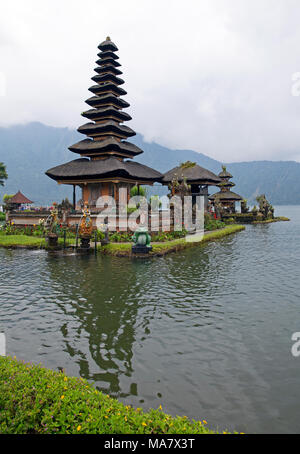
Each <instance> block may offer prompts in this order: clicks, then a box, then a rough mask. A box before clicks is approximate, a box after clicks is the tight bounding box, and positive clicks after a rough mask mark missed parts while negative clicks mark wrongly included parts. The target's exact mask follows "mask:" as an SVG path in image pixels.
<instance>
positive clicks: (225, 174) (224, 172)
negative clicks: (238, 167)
mask: <svg viewBox="0 0 300 454" xmlns="http://www.w3.org/2000/svg"><path fill="white" fill-rule="evenodd" d="M219 177H220V178H224V179H225V178H229V179H230V178H233V177H232V175H231V173H229V172H228V170H227V169H226V167H225V166H222V172H220V173H219Z"/></svg>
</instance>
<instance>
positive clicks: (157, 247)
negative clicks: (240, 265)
mask: <svg viewBox="0 0 300 454" xmlns="http://www.w3.org/2000/svg"><path fill="white" fill-rule="evenodd" d="M242 230H245V227H244V226H243V225H229V226H227V227H225V228H223V229H220V230H214V231H213V232H206V233H205V235H204V237H203V239H202V240H201V241H200V242H195V243H189V242H187V241H186V240H185V238H180V239H176V240H173V241H164V242H160V243H155V242H154V243H151V245H152V251H151V252H149V254H148V255H149V256H152V257H153V256H163V255H166V254H169V253H171V252H178V251H182V250H184V249H188V248H191V247H195V246H199V245H202V244H205V243H207V242H209V241H214V240H218V239H221V238H223V237H225V236H227V235H232V234H233V233H237V232H240V231H242ZM131 247H132V244H131V243H110V244H107V245H106V246H99V251H100V252H101V253H103V254H108V255H114V256H117V257H128V256H131V255H132V254H131Z"/></svg>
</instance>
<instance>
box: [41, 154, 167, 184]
mask: <svg viewBox="0 0 300 454" xmlns="http://www.w3.org/2000/svg"><path fill="white" fill-rule="evenodd" d="M46 175H48V176H49V177H50V178H52V179H53V180H56V181H60V182H66V183H67V182H68V181H70V182H71V181H72V182H74V181H75V182H77V181H78V182H80V181H88V180H92V181H95V180H100V179H110V178H111V179H113V178H115V179H116V178H120V179H128V180H131V181H133V182H135V181H143V182H149V183H153V182H155V181H160V179H161V177H162V175H161V173H160V172H158V171H156V170H154V169H151V168H150V167H147V166H145V165H143V164H140V163H138V162H135V161H121V160H120V159H118V158H116V157H109V158H106V159H99V160H90V159H87V158H80V159H75V160H74V161H70V162H67V163H66V164H62V165H60V166H57V167H53V168H52V169H49V170H48V171H47V172H46Z"/></svg>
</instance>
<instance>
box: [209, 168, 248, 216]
mask: <svg viewBox="0 0 300 454" xmlns="http://www.w3.org/2000/svg"><path fill="white" fill-rule="evenodd" d="M219 178H220V179H221V182H220V183H218V184H217V186H218V187H219V188H220V191H219V192H217V193H216V194H213V195H211V196H210V197H209V200H210V201H211V203H212V204H213V205H214V207H215V209H216V210H217V211H221V212H224V213H229V214H234V213H235V212H236V208H235V204H236V202H242V200H243V197H242V196H240V195H239V194H236V193H235V192H232V191H231V188H233V187H234V186H235V183H233V182H232V181H230V180H231V178H233V177H232V175H231V174H230V173H229V172H228V171H227V168H226V167H225V166H222V172H221V173H219Z"/></svg>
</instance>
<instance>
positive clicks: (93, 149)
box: [46, 37, 162, 212]
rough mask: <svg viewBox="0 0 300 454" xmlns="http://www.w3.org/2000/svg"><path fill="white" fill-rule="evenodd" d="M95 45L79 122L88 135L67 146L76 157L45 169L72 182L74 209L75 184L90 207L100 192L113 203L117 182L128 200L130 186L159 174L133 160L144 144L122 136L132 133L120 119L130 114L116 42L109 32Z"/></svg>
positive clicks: (149, 182) (150, 181) (55, 177)
mask: <svg viewBox="0 0 300 454" xmlns="http://www.w3.org/2000/svg"><path fill="white" fill-rule="evenodd" d="M98 48H99V51H100V52H99V53H98V57H99V59H98V60H97V61H96V64H97V66H96V68H95V72H96V75H94V76H93V77H92V80H93V82H95V85H93V86H91V87H90V88H89V91H90V92H91V93H92V94H93V96H91V97H90V98H89V99H87V100H86V103H87V104H88V105H89V106H90V107H91V108H90V109H88V110H86V111H85V112H83V113H82V116H83V117H85V118H87V119H88V120H90V121H89V122H88V123H86V124H84V125H82V126H80V127H79V128H78V131H79V132H80V133H82V134H84V135H86V136H87V138H85V139H83V140H81V141H80V142H78V143H75V144H74V145H72V146H70V147H69V150H70V151H72V152H73V153H75V154H77V155H79V156H80V158H79V159H75V160H73V161H70V162H67V163H66V164H62V165H59V166H57V167H54V168H52V169H49V170H47V172H46V175H48V176H49V177H50V178H52V179H53V180H55V181H57V182H58V183H59V184H68V185H72V186H73V206H74V209H75V207H76V198H75V194H76V192H75V187H76V186H79V187H80V188H81V189H82V201H83V205H84V206H85V205H88V206H89V208H90V210H91V212H95V211H97V207H96V202H97V200H98V198H99V197H100V196H112V197H114V199H115V201H116V203H117V204H118V194H119V189H120V188H126V191H127V199H128V200H129V198H130V190H131V188H132V187H133V186H135V185H137V186H139V185H153V183H154V182H156V181H160V178H161V176H162V175H161V173H160V172H158V171H156V170H154V169H151V168H150V167H147V166H145V165H142V164H140V163H138V162H136V161H134V160H133V159H134V158H135V156H137V155H139V154H141V153H143V150H141V149H140V148H138V147H137V146H136V145H134V144H132V143H129V142H127V141H126V139H128V138H129V137H133V136H134V135H135V134H136V133H135V132H134V131H133V130H132V129H131V128H129V127H128V126H125V125H124V124H123V123H124V122H126V121H129V120H131V116H130V115H129V114H128V113H126V112H124V111H123V109H125V108H126V107H129V104H128V103H127V102H126V101H125V100H124V99H122V96H124V95H126V94H127V93H126V91H125V90H124V89H123V88H121V85H123V84H124V80H123V79H121V78H120V77H119V76H120V75H121V74H122V72H121V70H120V69H119V68H120V66H121V65H120V63H119V61H118V60H119V57H118V56H117V55H116V52H117V51H118V48H117V46H116V45H115V44H114V43H113V42H112V41H111V40H110V38H109V37H107V38H106V40H105V41H103V42H102V43H101V44H100V45H99V46H98Z"/></svg>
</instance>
